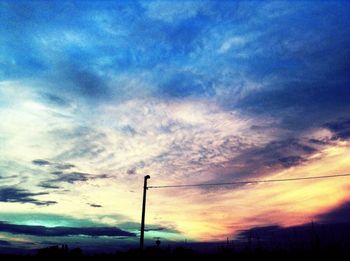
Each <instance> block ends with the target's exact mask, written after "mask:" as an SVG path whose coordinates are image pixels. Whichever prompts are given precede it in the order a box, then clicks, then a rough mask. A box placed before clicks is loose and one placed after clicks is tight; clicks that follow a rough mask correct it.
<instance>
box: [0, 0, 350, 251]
mask: <svg viewBox="0 0 350 261" xmlns="http://www.w3.org/2000/svg"><path fill="white" fill-rule="evenodd" d="M349 11H350V4H349V2H345V1H344V2H340V1H339V2H337V1H332V2H317V3H316V2H312V1H305V2H302V1H297V2H296V1H293V2H290V3H289V2H286V1H283V2H260V1H258V2H254V1H242V2H238V1H234V2H233V1H232V2H231V1H220V2H219V1H218V2H215V1H193V2H192V1H177V2H176V3H175V2H166V1H113V2H112V1H110V2H109V1H96V2H93V1H82V2H78V1H69V2H65V1H57V2H55V1H2V0H1V1H0V247H10V248H11V247H24V248H38V247H42V246H47V245H51V244H57V243H60V242H64V243H68V244H70V245H79V246H82V247H84V248H86V249H89V248H93V247H100V246H104V247H105V249H108V248H110V249H114V250H115V249H116V248H118V247H119V248H126V247H127V246H130V245H132V244H134V245H135V244H136V243H137V240H138V235H139V221H140V216H141V197H142V183H143V177H144V175H147V174H148V175H150V176H151V179H150V180H149V184H150V185H177V184H192V183H213V182H214V183H217V182H231V181H235V180H252V179H276V178H291V177H292V178H296V177H306V176H315V175H332V174H343V173H349V172H350V147H349V146H350V117H349V115H350V114H349V113H350V85H349V84H350V76H349V70H350V64H349V61H350V12H349ZM148 192H149V193H148V211H147V217H146V221H147V226H146V230H147V231H146V239H147V242H148V244H153V241H154V240H155V238H161V239H162V240H165V241H167V240H168V241H184V240H188V241H216V240H223V239H226V237H230V238H234V237H235V236H236V235H237V234H238V233H239V231H242V230H244V229H249V228H254V227H258V226H272V225H274V226H281V227H289V226H296V225H302V224H305V223H309V222H310V221H312V220H314V221H317V222H340V221H342V220H344V215H345V214H344V213H345V212H344V208H345V209H348V208H349V203H348V202H349V201H350V179H349V178H346V177H344V178H334V179H322V180H311V181H310V180H307V181H295V182H285V183H263V184H247V185H241V186H223V187H215V188H213V187H210V188H205V187H201V188H198V187H197V188H185V189H184V188H182V189H180V188H177V189H170V188H169V189H150V190H149V191H148ZM346 213H347V212H346Z"/></svg>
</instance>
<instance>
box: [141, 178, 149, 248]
mask: <svg viewBox="0 0 350 261" xmlns="http://www.w3.org/2000/svg"><path fill="white" fill-rule="evenodd" d="M150 178H151V177H150V176H149V175H147V176H145V179H144V182H143V201H142V217H141V231H140V232H141V234H140V250H141V251H142V250H143V245H144V234H145V214H146V193H147V180H148V179H150Z"/></svg>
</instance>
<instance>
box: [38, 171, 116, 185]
mask: <svg viewBox="0 0 350 261" xmlns="http://www.w3.org/2000/svg"><path fill="white" fill-rule="evenodd" d="M56 175H57V178H55V179H51V180H47V181H45V182H44V183H43V184H45V185H49V186H50V185H52V184H55V183H61V182H67V183H70V184H73V183H75V182H80V181H81V182H85V181H88V180H96V179H107V178H109V176H108V175H107V174H98V175H93V174H89V173H85V172H70V173H61V172H58V173H56ZM54 186H55V185H54Z"/></svg>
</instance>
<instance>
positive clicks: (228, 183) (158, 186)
mask: <svg viewBox="0 0 350 261" xmlns="http://www.w3.org/2000/svg"><path fill="white" fill-rule="evenodd" d="M347 176H350V173H344V174H334V175H324V176H306V177H296V178H283V179H266V180H237V181H232V182H222V183H197V184H177V185H155V186H148V187H147V188H149V189H161V188H186V187H209V186H227V185H243V184H255V183H272V182H287V181H298V180H313V179H328V178H339V177H347Z"/></svg>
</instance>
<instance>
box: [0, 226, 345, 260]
mask: <svg viewBox="0 0 350 261" xmlns="http://www.w3.org/2000/svg"><path fill="white" fill-rule="evenodd" d="M147 243H148V244H147V246H148V247H146V248H145V249H144V251H140V250H139V249H129V250H126V251H124V252H115V253H108V254H103V253H96V254H91V253H84V251H83V250H81V249H80V248H69V247H68V246H67V245H59V246H57V245H56V246H51V247H46V248H42V249H38V250H37V251H35V252H32V253H31V254H27V255H24V254H22V255H20V254H18V255H16V254H13V253H21V252H20V251H19V252H11V254H7V255H5V254H1V249H0V260H7V259H10V258H11V259H12V258H14V257H16V258H17V259H18V258H19V259H29V260H38V259H42V260H50V259H55V260H57V259H61V260H63V259H75V260H76V259H77V258H80V259H87V260H134V259H135V258H136V259H137V258H140V259H141V258H143V259H145V258H146V260H149V259H150V260H179V259H186V258H190V259H201V260H215V259H220V260H224V259H225V260H252V259H253V260H258V259H260V260H261V259H264V258H266V259H268V260H298V259H301V258H302V259H306V258H308V259H310V260H314V259H319V260H321V259H322V260H323V259H324V258H327V259H329V260H350V223H343V224H328V225H317V224H314V223H311V224H308V225H302V226H295V227H288V228H280V227H278V226H266V227H259V228H252V229H249V230H245V231H242V233H241V234H240V236H239V238H238V239H237V240H234V241H229V240H226V241H224V242H221V243H220V242H215V243H210V242H207V243H203V242H202V243H195V242H191V243H183V244H180V243H173V244H172V245H167V244H166V243H165V244H161V241H160V240H156V241H155V242H154V243H153V246H151V247H149V244H150V242H147ZM98 251H100V252H103V249H100V250H98ZM2 253H4V252H2ZM5 258H6V259H5ZM327 259H326V260H327ZM264 260H265V259H264Z"/></svg>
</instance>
